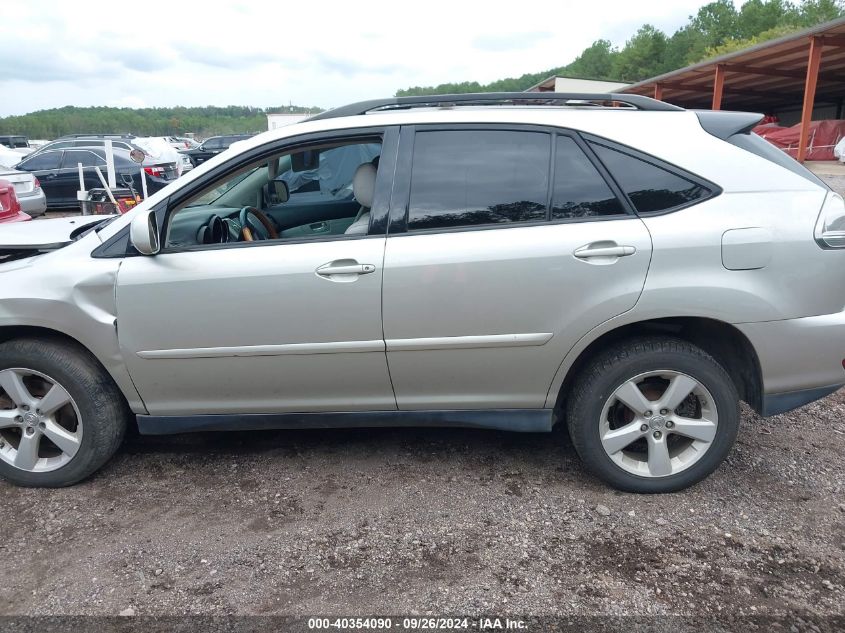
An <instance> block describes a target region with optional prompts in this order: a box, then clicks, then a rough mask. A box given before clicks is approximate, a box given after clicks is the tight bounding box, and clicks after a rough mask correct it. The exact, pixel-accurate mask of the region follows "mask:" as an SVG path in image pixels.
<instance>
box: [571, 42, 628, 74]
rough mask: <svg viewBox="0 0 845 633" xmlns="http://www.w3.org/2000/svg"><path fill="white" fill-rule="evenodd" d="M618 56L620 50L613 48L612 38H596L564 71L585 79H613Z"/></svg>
mask: <svg viewBox="0 0 845 633" xmlns="http://www.w3.org/2000/svg"><path fill="white" fill-rule="evenodd" d="M618 56H619V52H618V51H617V50H616V49H615V48H613V45H612V44H611V43H610V40H596V41H595V42H593V43H592V44H591V45H590V46H589V47H587V48H585V49H584V52H583V53H581V54H580V55H579V56H578V57H576V58H575V61H574V62H572V63H571V64H569V65H567V66H565V67H564V70H563V72H564V73H565V74H566V75H568V76H571V77H581V78H584V79H611V78H612V77H613V65H614V62H615V60H616V58H617V57H618Z"/></svg>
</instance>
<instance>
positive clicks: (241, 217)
mask: <svg viewBox="0 0 845 633" xmlns="http://www.w3.org/2000/svg"><path fill="white" fill-rule="evenodd" d="M249 216H253V217H255V218H256V219H257V220H258V222H259V223H260V224H261V226H262V227H263V228H264V230H265V231H267V235H269V236H270V239H271V240H277V239H279V232H278V231H276V227H275V226H273V223H272V222H271V221H270V218H268V217H267V214H266V213H264V212H263V211H261V210H260V209H256V208H255V207H249V206H247V207H244V208H243V209H241V212H240V213H239V214H238V223H239V224H240V225H241V240H242V241H244V242H252V241H254V240H265V239H267V238H266V237H264V236H263V235H262V234H261V231H260V230H259V227H258V226H256V225H255V224H254V223H253V222H252V220H250V218H249Z"/></svg>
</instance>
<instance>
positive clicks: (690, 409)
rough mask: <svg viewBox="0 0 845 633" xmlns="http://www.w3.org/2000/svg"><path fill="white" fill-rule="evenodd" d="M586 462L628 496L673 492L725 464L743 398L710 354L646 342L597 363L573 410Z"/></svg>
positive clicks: (579, 387)
mask: <svg viewBox="0 0 845 633" xmlns="http://www.w3.org/2000/svg"><path fill="white" fill-rule="evenodd" d="M567 421H568V426H569V434H570V436H571V438H572V443H573V445H574V446H575V449H576V450H577V451H578V454H579V456H580V457H581V459H582V460H583V462H584V464H585V465H586V466H587V468H589V469H590V470H591V471H592V472H593V473H595V474H596V475H597V476H599V477H600V478H601V479H603V480H604V481H606V482H607V483H609V484H610V485H612V486H614V487H615V488H618V489H620V490H625V491H628V492H645V493H655V492H673V491H676V490H681V489H683V488H686V487H688V486H691V485H692V484H695V483H697V482H699V481H701V480H702V479H704V478H705V477H707V476H708V475H709V474H710V473H712V472H713V471H714V470H715V469H716V467H717V466H718V465H719V464H720V463H721V462H722V461H723V460H724V459H725V457H726V456H727V455H728V453H729V451H730V449H731V447H732V446H733V443H734V440H735V439H736V434H737V431H738V429H739V396H738V395H737V391H736V387H735V386H734V384H733V381H732V380H731V378H730V376H728V374H727V372H726V371H725V370H724V368H723V367H722V366H721V365H719V363H717V362H716V360H714V359H713V357H712V356H710V355H709V354H707V353H706V352H705V351H704V350H702V349H700V348H698V347H696V346H694V345H692V344H690V343H687V342H686V341H682V340H680V339H674V338H642V339H636V340H632V341H629V342H626V343H624V344H622V345H621V346H617V347H614V348H611V349H609V350H607V351H605V352H604V353H602V354H600V355H599V356H598V357H597V358H595V359H594V360H593V361H592V362H591V363H589V365H588V366H587V367H586V369H585V370H584V371H583V372H582V374H581V375H580V376H579V377H578V379H577V380H576V382H575V384H574V386H573V389H572V391H571V394H570V397H569V399H568V407H567Z"/></svg>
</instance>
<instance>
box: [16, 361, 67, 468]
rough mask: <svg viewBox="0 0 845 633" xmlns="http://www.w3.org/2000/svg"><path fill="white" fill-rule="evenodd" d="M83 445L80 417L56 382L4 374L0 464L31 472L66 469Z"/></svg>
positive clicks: (21, 372) (19, 371) (31, 374)
mask: <svg viewBox="0 0 845 633" xmlns="http://www.w3.org/2000/svg"><path fill="white" fill-rule="evenodd" d="M81 444H82V417H81V416H80V414H79V409H78V408H77V406H76V403H75V402H74V401H73V398H72V397H71V395H70V394H69V393H68V392H67V390H66V389H65V388H64V387H62V386H61V385H60V384H59V383H58V382H57V381H56V380H54V379H53V378H51V377H50V376H47V375H46V374H43V373H41V372H38V371H35V370H33V369H25V368H20V367H16V368H11V369H4V370H0V460H3V461H4V462H6V463H8V464H11V465H12V466H14V467H15V468H19V469H21V470H24V471H27V472H49V471H52V470H56V469H58V468H61V467H62V466H64V465H66V464H67V463H68V462H69V461H70V460H71V459H73V457H74V455H76V453H77V451H79V447H80V446H81Z"/></svg>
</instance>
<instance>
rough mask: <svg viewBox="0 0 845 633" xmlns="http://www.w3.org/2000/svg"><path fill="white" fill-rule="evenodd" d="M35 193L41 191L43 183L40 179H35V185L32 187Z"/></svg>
mask: <svg viewBox="0 0 845 633" xmlns="http://www.w3.org/2000/svg"><path fill="white" fill-rule="evenodd" d="M32 189H33V191H38V190H39V189H41V181H40V180H38V178H36V179H35V184H34V185H33V186H32Z"/></svg>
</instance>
